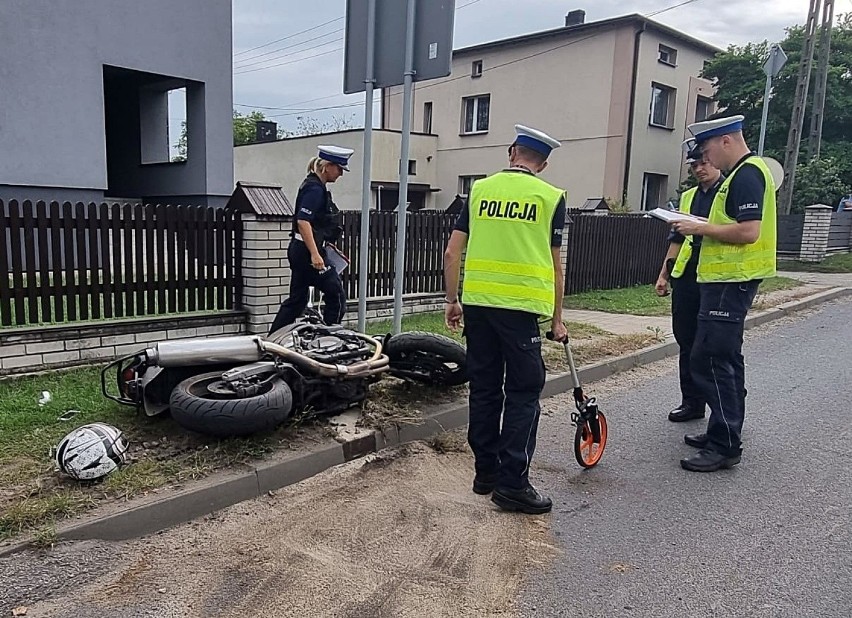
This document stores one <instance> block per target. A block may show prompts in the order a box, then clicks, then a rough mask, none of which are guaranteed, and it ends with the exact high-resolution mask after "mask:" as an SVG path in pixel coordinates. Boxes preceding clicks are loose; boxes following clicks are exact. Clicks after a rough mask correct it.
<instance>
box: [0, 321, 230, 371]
mask: <svg viewBox="0 0 852 618" xmlns="http://www.w3.org/2000/svg"><path fill="white" fill-rule="evenodd" d="M245 320H246V316H245V314H244V313H243V312H241V311H227V312H220V313H217V314H212V315H204V316H199V315H195V316H181V317H170V318H147V319H126V320H116V321H111V322H106V321H104V322H94V323H88V324H76V325H73V326H44V327H39V328H10V329H5V330H0V376H9V375H14V374H20V373H29V372H33V371H41V370H45V369H59V368H64V367H75V366H80V365H92V364H103V363H105V362H109V361H112V360H113V359H115V358H118V357H121V356H126V355H130V354H133V353H135V352H138V351H139V350H141V349H144V348H145V345H146V344H148V343H151V342H154V341H164V340H167V339H187V338H192V337H215V336H223V335H233V334H238V333H243V332H244V330H245V327H244V325H245Z"/></svg>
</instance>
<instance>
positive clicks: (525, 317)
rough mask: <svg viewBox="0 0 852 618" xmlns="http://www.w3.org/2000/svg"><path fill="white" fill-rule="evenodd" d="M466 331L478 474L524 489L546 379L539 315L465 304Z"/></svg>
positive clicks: (472, 436)
mask: <svg viewBox="0 0 852 618" xmlns="http://www.w3.org/2000/svg"><path fill="white" fill-rule="evenodd" d="M464 335H465V338H466V340H467V370H468V376H469V378H470V420H469V424H468V442H469V443H470V447H471V449H472V450H473V454H474V457H475V469H476V474H477V476H484V477H494V478H496V486H497V487H498V488H506V489H524V488H525V487H526V486H527V485H528V484H529V480H528V478H529V469H530V461H531V460H532V456H533V453H534V451H535V445H536V432H537V431H538V420H539V416H540V414H541V407H540V405H539V397H540V396H541V389H542V388H543V387H544V379H545V369H544V361H543V360H542V358H541V333H540V332H539V329H538V316H537V315H535V314H533V313H528V312H525V311H516V310H511V309H498V308H493V307H480V306H475V305H465V307H464ZM501 416H502V424H501Z"/></svg>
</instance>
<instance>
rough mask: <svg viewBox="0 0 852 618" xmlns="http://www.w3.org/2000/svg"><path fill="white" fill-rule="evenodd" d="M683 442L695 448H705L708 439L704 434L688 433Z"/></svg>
mask: <svg viewBox="0 0 852 618" xmlns="http://www.w3.org/2000/svg"><path fill="white" fill-rule="evenodd" d="M683 441H684V442H686V443H687V444H688V445H689V446H694V447H695V448H707V442H708V439H707V434H706V433H688V434H686V435H685V436H684V437H683Z"/></svg>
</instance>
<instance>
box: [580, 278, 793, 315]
mask: <svg viewBox="0 0 852 618" xmlns="http://www.w3.org/2000/svg"><path fill="white" fill-rule="evenodd" d="M800 285H802V283H801V282H800V281H797V280H795V279H790V278H788V277H773V278H771V279H766V280H765V281H764V282H763V283H761V284H760V293H761V294H767V293H769V292H777V291H780V290H790V289H792V288H795V287H798V286H800ZM564 306H565V308H566V309H583V310H587V311H604V312H606V313H629V314H632V315H646V316H665V315H669V314H670V313H671V309H672V298H671V295H669V296H662V297H660V296H657V295H656V293H655V292H654V287H653V286H652V285H637V286H634V287H629V288H618V289H615V290H592V291H590V292H581V293H580V294H571V295H570V296H566V297H565V305H564Z"/></svg>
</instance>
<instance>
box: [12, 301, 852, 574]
mask: <svg viewBox="0 0 852 618" xmlns="http://www.w3.org/2000/svg"><path fill="white" fill-rule="evenodd" d="M849 295H852V288H834V289H831V290H827V291H825V292H820V293H819V294H814V295H812V296H808V297H806V298H804V299H801V300H798V301H791V302H788V303H784V304H782V305H779V306H777V307H774V308H772V309H769V310H766V311H762V312H760V313H756V314H754V315H751V316H749V317H748V318H747V319H746V328H747V329H749V328H754V327H756V326H760V325H762V324H766V323H768V322H772V321H774V320H777V319H779V318H782V317H785V316H787V315H790V314H792V313H795V312H797V311H802V310H804V309H809V308H811V307H814V306H816V305H819V304H821V303H825V302H828V301H831V300H836V299H838V298H842V297H846V296H849ZM677 353H678V346H677V343H676V342H674V341H671V342H666V343H660V344H658V345H654V346H651V347H648V348H644V349H642V350H639V351H637V352H633V353H631V354H626V355H624V356H620V357H618V358H614V359H610V360H607V361H602V362H600V363H595V364H593V365H587V366H586V367H583V368H582V369H580V370H579V371H578V374H579V377H580V381H581V382H582V383H583V384H589V383H592V382H596V381H598V380H602V379H604V378H608V377H610V376H612V375H614V374H616V373H620V372H622V371H629V370H630V369H634V368H636V367H640V366H642V365H646V364H649V363H653V362H657V361H659V360H662V359H664V358H668V357H670V356H674V355H676V354H677ZM570 388H571V376H570V375H569V374H562V375H557V376H553V377H551V378H548V380H547V381H546V383H545V386H544V389H543V391H542V397H543V398H547V397H552V396H554V395H557V394H559V393H563V392H565V391H567V390H569V389H570ZM466 423H467V404H466V403H454V404H447V405H444V406H439V407H436V408H434V409H433V410H432V411H431V412H430V414H429V415H428V416H427V417H426V418H425V419H424V420H423V422H422V423H418V424H404V425H398V426H394V427H388V428H386V429H383V430H372V431H370V432H366V433H362V434H360V435H357V436H355V437H353V438H352V439H347V440H345V441H343V442H335V443H333V444H327V445H323V446H320V447H317V448H315V449H312V450H310V451H308V452H306V453H299V454H296V455H293V456H290V457H285V458H283V459H281V460H279V461H272V462H260V463H258V464H257V465H255V466H253V467H251V468H250V469H249V470H248V471H244V472H237V473H233V474H226V475H222V476H217V477H216V478H215V479H210V480H209V481H208V482H206V483H204V482H202V483H201V484H200V485H196V486H194V487H192V488H188V489H182V490H178V491H177V492H175V493H173V494H171V495H168V496H160V497H155V498H152V499H149V500H147V501H146V502H144V503H137V504H135V505H133V506H131V507H129V508H127V509H126V510H123V511H119V512H117V513H113V514H110V515H107V516H100V517H97V516H93V517H90V518H86V519H85V520H84V521H82V522H80V521H78V522H74V523H69V524H67V525H64V526H62V525H61V526H59V527H58V529H57V537H58V538H59V539H60V540H63V541H77V540H92V539H100V540H109V541H120V540H127V539H132V538H137V537H140V536H144V535H147V534H152V533H155V532H159V531H161V530H165V529H167V528H171V527H173V526H176V525H179V524H182V523H186V522H188V521H191V520H193V519H197V518H199V517H203V516H205V515H209V514H210V513H213V512H215V511H218V510H221V509H223V508H227V507H229V506H232V505H234V504H237V503H239V502H243V501H245V500H251V499H254V498H258V497H260V496H263V495H264V494H267V493H268V492H270V491H274V490H277V489H281V488H282V487H286V486H288V485H292V484H295V483H298V482H299V481H303V480H305V479H307V478H310V477H312V476H314V475H316V474H319V473H320V472H323V471H325V470H327V469H329V468H331V467H334V466H336V465H339V464H342V463H345V462H348V461H352V460H354V459H358V458H360V457H364V456H366V455H368V454H370V453H375V452H378V451H380V450H382V449H385V448H388V447H393V446H398V445H401V444H405V443H407V442H414V441H417V440H424V439H428V438H430V437H433V436H435V435H437V434H440V433H443V432H445V431H449V430H452V429H457V428H459V427H462V426H464V425H465V424H466ZM27 547H29V541H24V542H18V543H14V544H9V545H6V546H2V545H0V557H3V556H7V555H10V554H13V553H16V552H19V551H21V550H23V549H26V548H27Z"/></svg>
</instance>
